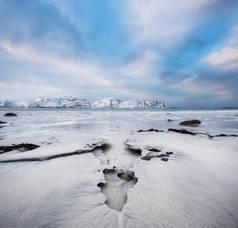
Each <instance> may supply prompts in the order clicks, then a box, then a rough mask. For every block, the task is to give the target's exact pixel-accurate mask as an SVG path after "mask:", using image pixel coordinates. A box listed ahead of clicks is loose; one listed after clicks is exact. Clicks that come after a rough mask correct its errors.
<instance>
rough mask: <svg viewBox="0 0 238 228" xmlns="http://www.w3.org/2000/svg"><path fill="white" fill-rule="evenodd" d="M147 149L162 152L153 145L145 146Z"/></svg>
mask: <svg viewBox="0 0 238 228" xmlns="http://www.w3.org/2000/svg"><path fill="white" fill-rule="evenodd" d="M145 149H146V150H149V151H152V152H161V150H159V149H157V148H155V147H151V146H148V147H146V148H145Z"/></svg>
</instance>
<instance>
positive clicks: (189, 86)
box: [172, 76, 232, 100]
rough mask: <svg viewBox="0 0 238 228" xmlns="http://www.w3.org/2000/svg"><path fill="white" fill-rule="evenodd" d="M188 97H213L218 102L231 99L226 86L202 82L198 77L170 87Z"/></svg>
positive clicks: (230, 93)
mask: <svg viewBox="0 0 238 228" xmlns="http://www.w3.org/2000/svg"><path fill="white" fill-rule="evenodd" d="M172 88H176V89H178V90H180V91H182V92H184V93H186V94H188V95H202V96H213V97H217V98H218V99H219V100H229V99H231V98H232V91H230V90H229V89H228V88H227V87H226V85H224V84H220V83H217V82H214V81H209V80H202V79H199V78H198V76H191V77H187V78H185V79H183V80H181V81H179V82H177V83H174V84H173V85H172Z"/></svg>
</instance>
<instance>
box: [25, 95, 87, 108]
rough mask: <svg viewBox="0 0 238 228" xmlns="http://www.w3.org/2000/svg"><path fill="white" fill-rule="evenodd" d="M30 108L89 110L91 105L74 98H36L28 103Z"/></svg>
mask: <svg viewBox="0 0 238 228" xmlns="http://www.w3.org/2000/svg"><path fill="white" fill-rule="evenodd" d="M29 107H31V108H48V107H53V108H90V107H91V104H90V102H89V101H87V100H85V99H79V98H76V97H71V96H69V97H66V96H65V97H55V98H48V97H38V98H36V99H35V100H34V102H32V103H30V105H29Z"/></svg>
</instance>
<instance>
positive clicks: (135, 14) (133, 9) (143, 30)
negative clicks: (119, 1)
mask: <svg viewBox="0 0 238 228" xmlns="http://www.w3.org/2000/svg"><path fill="white" fill-rule="evenodd" d="M212 2H213V1H212ZM209 4H211V1H208V0H191V1H187V0H180V1H176V0H168V1H166V2H165V1H163V0H141V1H140V2H138V1H137V0H130V1H126V14H127V17H126V20H128V21H127V22H128V24H127V27H128V29H129V30H130V32H131V33H130V35H131V36H132V39H133V42H135V43H137V44H138V43H140V44H141V43H142V44H144V45H152V46H159V47H161V48H163V47H164V46H168V45H169V46H171V45H172V44H175V43H177V42H179V41H181V40H182V39H183V38H184V37H185V36H186V35H187V34H188V33H189V32H190V30H191V28H193V26H194V25H195V24H196V23H197V22H198V21H200V20H201V11H202V9H203V8H204V7H206V6H208V5H209Z"/></svg>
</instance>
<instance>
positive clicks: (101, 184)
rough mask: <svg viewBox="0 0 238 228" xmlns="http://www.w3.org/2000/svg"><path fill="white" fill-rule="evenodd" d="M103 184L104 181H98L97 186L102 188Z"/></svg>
mask: <svg viewBox="0 0 238 228" xmlns="http://www.w3.org/2000/svg"><path fill="white" fill-rule="evenodd" d="M105 185H106V183H103V182H100V183H98V184H97V186H98V187H99V188H103V187H104V186H105Z"/></svg>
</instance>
